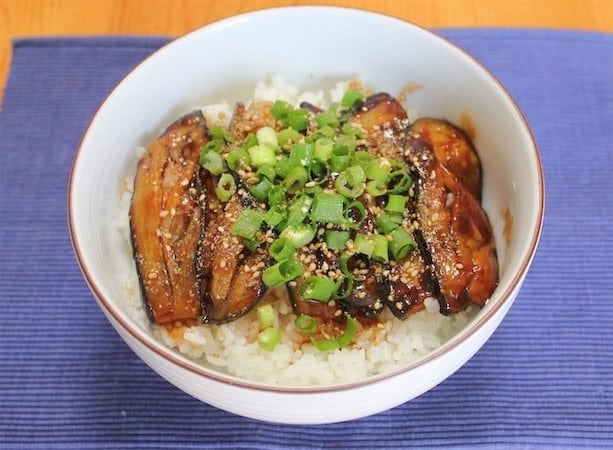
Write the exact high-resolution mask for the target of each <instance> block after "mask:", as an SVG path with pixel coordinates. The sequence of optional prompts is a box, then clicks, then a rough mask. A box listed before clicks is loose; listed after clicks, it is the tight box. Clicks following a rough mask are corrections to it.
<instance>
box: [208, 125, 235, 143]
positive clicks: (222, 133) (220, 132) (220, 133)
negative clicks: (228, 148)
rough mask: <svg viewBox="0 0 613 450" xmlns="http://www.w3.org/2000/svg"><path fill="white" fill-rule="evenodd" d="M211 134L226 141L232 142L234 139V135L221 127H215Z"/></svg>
mask: <svg viewBox="0 0 613 450" xmlns="http://www.w3.org/2000/svg"><path fill="white" fill-rule="evenodd" d="M210 133H211V136H212V137H213V138H215V139H223V140H224V141H226V142H232V141H233V140H234V136H232V133H230V132H229V131H227V130H224V129H223V128H221V127H213V128H211V130H210Z"/></svg>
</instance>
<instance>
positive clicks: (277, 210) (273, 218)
mask: <svg viewBox="0 0 613 450" xmlns="http://www.w3.org/2000/svg"><path fill="white" fill-rule="evenodd" d="M273 189H274V188H273ZM269 194H270V192H269ZM286 213H287V210H286V209H285V208H284V207H283V206H281V205H274V206H272V207H271V208H270V209H269V210H268V211H266V214H265V215H264V222H266V223H267V224H268V225H270V226H271V227H276V226H277V225H279V224H280V223H281V222H283V221H284V220H285V219H286V215H287V214H286Z"/></svg>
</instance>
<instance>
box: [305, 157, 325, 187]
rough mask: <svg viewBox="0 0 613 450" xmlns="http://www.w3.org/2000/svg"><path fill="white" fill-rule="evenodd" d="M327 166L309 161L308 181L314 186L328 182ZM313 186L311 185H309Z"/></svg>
mask: <svg viewBox="0 0 613 450" xmlns="http://www.w3.org/2000/svg"><path fill="white" fill-rule="evenodd" d="M329 174H330V173H329V169H328V165H327V164H325V163H324V162H322V161H319V160H313V161H311V165H310V166H309V179H310V180H311V181H312V182H315V183H316V184H322V183H324V182H326V181H327V180H328V175H329ZM311 184H313V183H311Z"/></svg>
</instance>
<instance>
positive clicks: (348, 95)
mask: <svg viewBox="0 0 613 450" xmlns="http://www.w3.org/2000/svg"><path fill="white" fill-rule="evenodd" d="M363 100H364V94H362V93H361V92H360V91H357V90H355V89H348V90H347V91H345V94H344V95H343V99H342V100H341V105H343V106H344V107H345V108H353V107H354V106H355V104H356V103H357V102H362V101H363Z"/></svg>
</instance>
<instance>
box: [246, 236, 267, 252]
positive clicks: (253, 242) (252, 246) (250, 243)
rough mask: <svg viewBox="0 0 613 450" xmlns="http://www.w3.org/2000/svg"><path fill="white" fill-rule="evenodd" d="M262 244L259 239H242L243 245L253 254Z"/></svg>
mask: <svg viewBox="0 0 613 450" xmlns="http://www.w3.org/2000/svg"><path fill="white" fill-rule="evenodd" d="M263 243H264V242H263V241H261V240H260V239H257V238H254V239H243V244H244V245H245V247H247V248H248V249H249V250H250V251H251V252H255V251H256V250H257V249H258V247H259V246H260V245H262V244H263Z"/></svg>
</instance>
